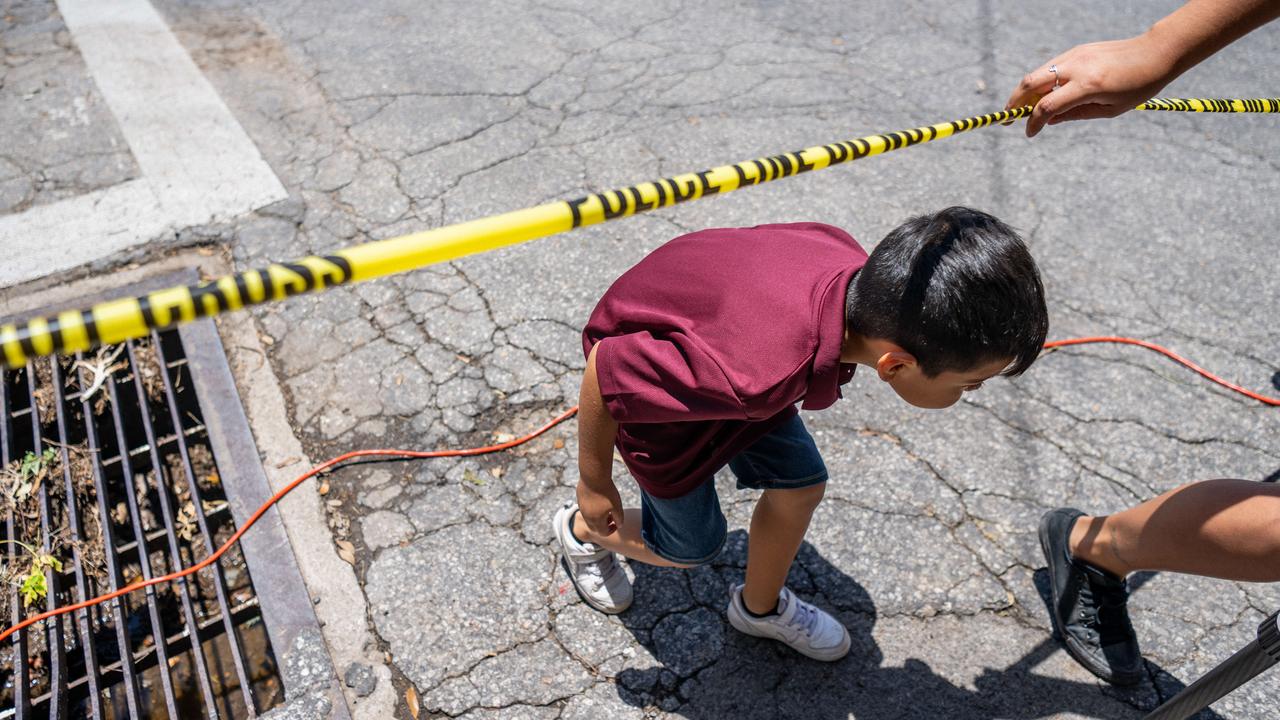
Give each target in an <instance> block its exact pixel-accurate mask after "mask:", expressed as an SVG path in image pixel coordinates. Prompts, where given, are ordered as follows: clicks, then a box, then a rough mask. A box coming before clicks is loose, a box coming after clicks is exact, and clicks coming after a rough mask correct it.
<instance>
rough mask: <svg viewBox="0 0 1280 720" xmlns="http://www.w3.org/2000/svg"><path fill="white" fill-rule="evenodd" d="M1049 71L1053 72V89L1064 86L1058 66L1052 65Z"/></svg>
mask: <svg viewBox="0 0 1280 720" xmlns="http://www.w3.org/2000/svg"><path fill="white" fill-rule="evenodd" d="M1049 72H1051V73H1053V89H1054V90H1057V89H1058V88H1060V87H1062V83H1061V82H1059V81H1060V80H1061V79H1062V77H1061V76H1060V75H1058V66H1057V65H1050V66H1049Z"/></svg>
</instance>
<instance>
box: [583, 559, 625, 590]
mask: <svg viewBox="0 0 1280 720" xmlns="http://www.w3.org/2000/svg"><path fill="white" fill-rule="evenodd" d="M602 566H607V567H602ZM620 569H621V566H620V565H618V563H617V562H616V561H615V560H614V558H613V557H612V556H610V555H606V556H604V557H602V558H600V559H599V560H592V561H590V562H585V563H582V564H580V565H578V582H582V581H583V580H584V579H590V580H592V581H593V582H592V585H593V586H594V589H597V590H598V589H600V588H602V587H604V586H605V585H607V584H608V582H609V580H611V579H613V576H614V574H615V573H617V572H618V570H620Z"/></svg>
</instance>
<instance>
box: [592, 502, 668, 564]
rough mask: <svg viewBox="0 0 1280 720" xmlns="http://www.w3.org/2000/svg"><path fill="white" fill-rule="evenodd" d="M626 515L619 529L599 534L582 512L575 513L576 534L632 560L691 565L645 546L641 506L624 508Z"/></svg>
mask: <svg viewBox="0 0 1280 720" xmlns="http://www.w3.org/2000/svg"><path fill="white" fill-rule="evenodd" d="M623 513H624V514H625V515H626V517H625V518H623V521H622V523H621V524H620V525H619V526H618V529H617V531H615V532H614V533H613V534H611V535H597V534H595V533H593V532H591V528H589V527H587V523H586V521H584V520H583V519H582V513H577V514H575V515H574V518H573V519H574V526H573V530H574V535H576V536H577V537H578V539H579V540H581V541H582V542H588V543H593V544H595V545H599V546H600V547H602V548H605V549H607V550H610V551H612V552H616V553H618V554H619V555H623V556H625V557H627V558H630V559H632V560H639V561H640V562H642V563H647V564H649V565H657V566H659V567H691V566H689V565H682V564H680V563H675V562H671V561H670V560H668V559H666V558H664V557H662V556H660V555H658V554H657V553H655V552H653V551H652V550H650V549H649V548H648V547H646V546H645V544H644V540H642V539H641V538H640V527H641V513H640V508H627V509H626V510H623Z"/></svg>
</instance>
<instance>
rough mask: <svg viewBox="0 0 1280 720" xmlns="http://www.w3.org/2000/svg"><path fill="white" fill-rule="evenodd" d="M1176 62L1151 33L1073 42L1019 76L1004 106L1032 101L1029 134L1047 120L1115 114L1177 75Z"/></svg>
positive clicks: (1032, 133)
mask: <svg viewBox="0 0 1280 720" xmlns="http://www.w3.org/2000/svg"><path fill="white" fill-rule="evenodd" d="M1175 65H1176V58H1175V57H1174V56H1173V53H1171V52H1170V51H1168V50H1167V49H1165V48H1163V47H1161V45H1160V44H1159V43H1157V42H1156V41H1155V40H1154V39H1153V38H1152V37H1151V36H1150V34H1143V35H1139V36H1137V37H1133V38H1129V39H1128V40H1112V41H1109V42H1099V43H1090V44H1088V45H1077V46H1076V47H1074V48H1071V49H1070V50H1068V51H1066V52H1065V53H1062V54H1061V55H1059V56H1057V57H1055V58H1053V59H1052V60H1050V61H1049V62H1047V63H1045V64H1044V65H1042V66H1040V67H1039V68H1037V69H1036V70H1033V71H1032V72H1030V73H1028V74H1027V76H1026V77H1024V78H1022V82H1020V83H1018V87H1017V88H1015V89H1014V91H1013V94H1012V95H1010V96H1009V101H1008V102H1007V103H1005V108H1006V109H1009V108H1015V107H1021V106H1023V105H1031V104H1034V105H1035V110H1034V111H1033V112H1032V113H1031V117H1029V118H1027V137H1035V135H1036V134H1037V133H1039V132H1040V130H1041V129H1043V128H1044V126H1045V125H1056V124H1058V123H1061V122H1066V121H1068V120H1089V119H1093V118H1110V117H1115V116H1117V115H1120V114H1122V113H1125V112H1128V111H1129V110H1132V109H1133V108H1135V107H1137V106H1138V105H1140V104H1142V103H1143V102H1145V101H1147V100H1150V99H1151V98H1152V97H1154V96H1155V94H1156V93H1158V92H1160V90H1161V89H1163V88H1164V86H1165V85H1168V84H1169V82H1170V81H1172V80H1173V78H1174V77H1175V76H1176V72H1175ZM1050 67H1056V69H1057V71H1058V72H1057V76H1056V77H1055V76H1054V73H1053V72H1051V71H1050V70H1049V68H1050ZM1055 83H1057V84H1058V87H1056V88H1055V87H1054V85H1055Z"/></svg>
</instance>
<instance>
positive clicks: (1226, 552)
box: [1069, 480, 1280, 582]
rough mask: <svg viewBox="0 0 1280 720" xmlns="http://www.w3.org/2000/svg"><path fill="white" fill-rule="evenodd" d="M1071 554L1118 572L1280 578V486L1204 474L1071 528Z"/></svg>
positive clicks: (1087, 517)
mask: <svg viewBox="0 0 1280 720" xmlns="http://www.w3.org/2000/svg"><path fill="white" fill-rule="evenodd" d="M1069 547H1070V551H1071V554H1072V555H1073V556H1074V557H1075V558H1077V559H1079V560H1083V561H1084V562H1087V563H1089V564H1091V565H1095V566H1097V567H1101V568H1102V569H1104V570H1107V571H1109V572H1111V573H1114V574H1116V575H1119V576H1121V577H1124V576H1125V575H1128V574H1129V573H1131V572H1136V571H1138V570H1167V571H1171V572H1181V573H1191V574H1193V575H1207V576H1209V577H1216V578H1223V579H1227V580H1247V581H1254V582H1276V581H1280V486H1277V485H1274V484H1270V483H1259V482H1252V481H1249V480H1206V481H1203V482H1198V483H1192V484H1190V485H1183V486H1182V487H1180V488H1177V489H1175V490H1170V491H1169V492H1167V493H1165V494H1163V495H1160V496H1159V497H1156V498H1153V499H1151V500H1148V501H1147V502H1144V503H1142V504H1141V505H1137V506H1135V507H1132V508H1129V509H1128V510H1125V511H1124V512H1119V513H1116V514H1114V515H1107V516H1103V517H1089V516H1085V517H1082V518H1080V519H1079V520H1077V521H1076V524H1075V525H1074V526H1073V527H1072V528H1071V537H1070V546H1069Z"/></svg>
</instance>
